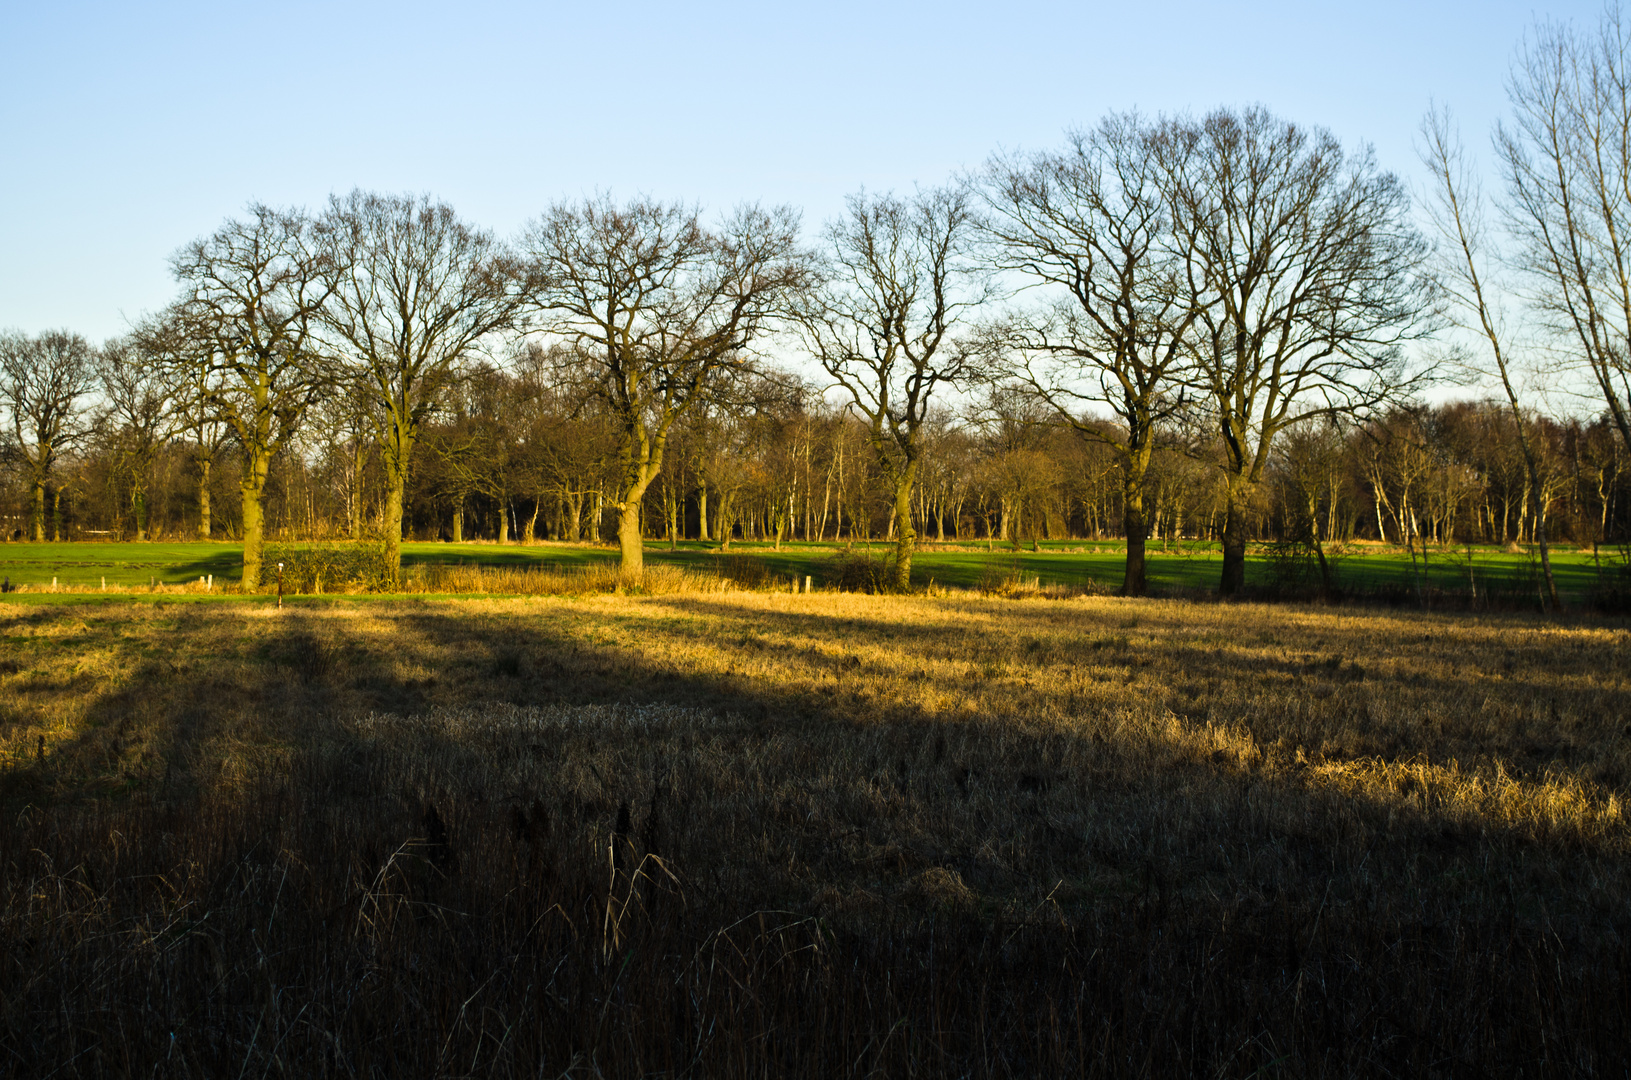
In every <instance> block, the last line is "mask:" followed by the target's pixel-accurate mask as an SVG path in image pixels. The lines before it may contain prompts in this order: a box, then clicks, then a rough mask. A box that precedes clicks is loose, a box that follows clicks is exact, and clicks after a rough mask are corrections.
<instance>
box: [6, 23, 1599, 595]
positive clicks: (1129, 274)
mask: <svg viewBox="0 0 1631 1080" xmlns="http://www.w3.org/2000/svg"><path fill="white" fill-rule="evenodd" d="M1621 30H1622V28H1621V26H1620V24H1619V22H1618V16H1617V15H1613V14H1611V15H1610V16H1609V17H1608V18H1607V20H1606V21H1605V22H1604V24H1603V25H1602V26H1601V27H1599V28H1597V29H1596V30H1594V31H1591V32H1576V31H1573V30H1570V29H1568V28H1553V29H1549V30H1547V31H1546V33H1545V34H1543V35H1541V36H1539V37H1537V38H1536V39H1535V41H1534V42H1532V43H1531V44H1530V45H1529V46H1528V49H1529V51H1528V52H1527V53H1526V54H1525V55H1524V56H1522V57H1521V58H1520V61H1519V63H1518V64H1517V66H1516V67H1515V69H1514V76H1513V80H1512V117H1511V120H1510V121H1509V123H1508V124H1507V125H1505V126H1502V127H1501V128H1500V129H1499V131H1498V132H1497V134H1496V138H1495V149H1496V156H1497V160H1496V162H1495V174H1496V175H1498V176H1499V178H1500V180H1501V184H1500V185H1499V190H1498V193H1497V195H1495V196H1494V197H1492V198H1491V199H1489V200H1488V202H1489V206H1488V208H1487V209H1486V200H1485V198H1484V196H1483V195H1482V194H1481V192H1480V189H1479V185H1478V182H1477V181H1478V178H1479V176H1480V174H1479V173H1478V172H1477V171H1476V169H1475V168H1474V166H1473V164H1471V163H1470V161H1469V159H1467V158H1466V157H1465V156H1464V154H1463V151H1462V149H1461V144H1460V142H1459V136H1458V135H1457V133H1456V130H1455V127H1454V124H1453V121H1452V120H1451V119H1450V117H1449V116H1448V114H1447V113H1443V112H1433V113H1431V114H1429V116H1428V117H1427V119H1426V120H1425V121H1424V123H1423V126H1422V131H1421V136H1420V139H1419V141H1418V145H1419V147H1420V154H1421V157H1422V161H1423V163H1424V164H1425V165H1426V166H1427V167H1428V169H1429V170H1430V171H1431V174H1432V176H1433V178H1434V180H1433V185H1432V187H1431V188H1430V190H1428V191H1427V192H1426V193H1425V194H1424V195H1418V196H1417V197H1416V198H1415V199H1414V200H1412V199H1411V198H1410V197H1409V193H1408V192H1407V191H1406V188H1405V186H1404V185H1403V184H1402V182H1401V181H1400V180H1399V179H1398V177H1397V176H1396V175H1394V174H1393V173H1391V172H1388V171H1386V170H1384V169H1383V168H1382V167H1381V166H1380V165H1379V164H1378V163H1377V162H1376V160H1375V159H1374V156H1373V155H1372V153H1371V152H1370V151H1369V149H1368V148H1365V147H1359V148H1349V147H1344V146H1343V145H1342V144H1341V143H1340V142H1339V141H1338V140H1337V139H1336V137H1335V136H1333V135H1331V134H1330V133H1329V132H1326V131H1324V130H1321V129H1318V128H1309V127H1303V126H1301V125H1298V124H1296V123H1292V122H1289V121H1287V120H1284V119H1281V118H1279V117H1276V116H1274V115H1273V114H1271V113H1269V112H1267V111H1266V110H1264V109H1261V108H1249V109H1244V110H1229V109H1220V110H1217V111H1215V112H1212V113H1209V114H1207V115H1205V116H1203V117H1199V118H1193V117H1160V118H1153V119H1152V118H1146V117H1141V116H1139V115H1137V114H1114V115H1111V116H1108V117H1107V118H1105V119H1104V120H1103V121H1101V122H1100V123H1099V124H1098V125H1097V126H1095V127H1092V128H1087V129H1082V130H1078V131H1074V132H1071V133H1068V134H1067V137H1066V139H1065V140H1064V142H1063V144H1062V145H1061V146H1059V147H1057V148H1055V149H1052V150H1047V151H1042V152H1036V153H1031V154H1008V155H996V156H993V157H992V158H991V159H990V160H989V161H987V162H986V163H985V164H984V165H982V166H981V167H979V168H977V169H974V170H972V171H971V172H969V173H967V174H965V175H962V176H959V177H956V178H954V179H953V180H952V181H950V182H948V183H947V184H945V185H944V186H941V187H936V188H930V189H922V190H918V191H916V192H914V193H912V194H911V195H909V196H905V195H870V194H865V193H863V194H858V195H855V196H853V197H852V198H851V199H850V200H849V202H848V205H847V209H846V211H845V213H844V214H842V215H840V216H839V217H838V218H836V219H835V220H832V221H830V222H827V223H825V224H824V225H823V226H821V227H820V228H819V229H815V230H811V229H809V228H808V227H806V226H805V225H804V224H803V223H802V222H801V220H800V216H799V214H798V213H797V212H795V211H794V210H792V209H790V208H786V207H782V208H769V209H766V208H761V207H757V206H745V207H739V208H737V209H736V210H734V211H732V212H731V213H729V214H727V215H725V216H723V217H720V218H718V219H717V220H708V219H705V218H704V217H703V216H702V215H701V214H700V213H699V212H698V211H697V210H695V209H692V208H689V207H687V206H684V205H682V204H677V203H676V204H665V203H660V202H655V201H651V200H634V201H630V202H625V203H619V202H616V201H614V200H613V199H611V198H610V197H606V196H601V197H596V198H593V199H588V200H582V201H578V202H563V203H557V204H555V205H554V206H552V207H550V208H549V209H547V210H546V211H545V212H544V213H543V214H541V215H540V216H539V217H538V218H537V219H535V220H534V221H533V222H531V223H530V224H529V225H528V226H527V227H526V228H525V230H523V232H522V233H521V234H520V235H519V236H517V237H515V238H513V239H510V240H504V239H501V238H499V237H497V236H495V235H494V234H492V233H491V232H489V231H486V230H483V229H480V228H478V227H476V226H474V225H471V224H468V223H466V222H464V221H462V220H460V219H459V218H458V216H457V215H456V214H455V213H454V211H453V210H452V208H450V207H448V206H447V205H445V204H443V203H440V202H437V201H435V200H433V199H430V198H407V197H396V196H388V195H376V194H371V193H367V192H353V193H351V194H349V195H347V196H344V197H341V196H335V197H333V198H331V200H330V202H329V204H328V206H327V207H326V208H324V209H323V210H321V211H319V212H315V213H308V212H305V211H301V210H294V209H279V208H270V207H265V206H260V205H255V206H251V207H250V208H249V210H248V212H247V214H246V215H245V216H243V217H241V218H238V219H234V220H231V221H228V222H226V223H225V224H224V225H223V226H222V228H221V229H220V230H219V231H218V232H216V233H215V234H213V235H211V236H208V237H204V238H201V239H199V240H196V241H194V242H193V243H191V244H189V245H187V246H186V247H184V248H182V249H180V250H179V251H178V252H177V253H176V254H175V256H174V257H173V259H172V269H173V271H174V275H175V277H176V279H177V282H178V284H179V286H180V291H179V294H178V298H177V299H176V301H175V302H174V303H173V304H172V305H171V306H170V307H169V308H167V309H165V310H163V311H161V312H156V313H153V314H151V315H149V316H147V317H145V318H143V319H141V320H140V321H139V322H138V323H137V324H136V325H134V326H133V327H132V330H131V332H130V333H129V334H127V335H126V336H124V337H122V338H120V339H118V340H115V341H110V342H107V343H105V344H103V345H102V346H101V347H93V346H92V345H91V344H90V343H88V342H87V341H85V340H84V339H83V338H82V337H80V336H78V335H76V334H74V333H72V332H71V331H69V330H62V331H50V332H45V333H40V334H36V335H30V334H28V333H24V332H22V331H13V332H10V333H7V334H5V335H4V336H3V338H0V416H3V420H4V425H5V442H4V453H3V473H0V475H3V485H4V486H3V493H4V494H3V499H4V501H3V504H0V514H3V515H4V527H5V532H6V533H7V534H8V535H9V536H10V538H11V539H14V540H16V539H25V538H26V539H33V540H47V539H51V540H56V539H61V540H91V539H101V538H108V539H111V538H122V539H138V540H141V539H160V538H178V539H180V538H187V539H191V538H204V537H209V538H215V539H221V540H233V541H241V542H242V543H243V544H244V551H245V556H244V559H245V580H246V583H247V584H249V585H251V586H253V585H254V584H255V583H256V581H257V577H258V572H259V565H258V564H259V549H260V545H261V543H262V542H263V540H265V539H267V538H281V539H313V540H323V539H353V540H362V539H370V538H371V539H375V540H378V541H380V542H382V543H384V544H385V545H386V547H387V551H388V554H389V555H390V556H391V558H392V559H393V560H395V559H397V558H399V556H398V553H397V549H398V546H399V545H400V543H401V541H402V540H403V539H404V538H412V539H444V540H451V541H466V540H472V539H482V540H491V541H494V542H497V543H529V542H535V541H539V540H565V541H589V542H597V541H599V542H608V543H611V542H616V543H618V544H619V545H620V548H621V550H622V557H623V566H624V568H625V571H627V572H630V573H638V572H639V570H640V567H641V555H640V551H641V548H642V545H643V544H647V543H651V542H653V541H663V540H666V541H670V542H677V541H679V540H682V539H688V540H694V539H700V540H708V541H713V542H717V543H719V544H723V545H728V544H730V543H731V542H732V541H733V540H770V541H774V542H777V543H781V542H788V541H801V540H828V541H833V540H837V541H855V540H868V541H870V540H880V541H885V542H888V543H891V544H892V545H893V546H894V565H895V571H894V572H895V574H896V575H897V577H896V583H897V584H898V585H901V586H905V585H907V584H908V583H909V581H910V562H911V554H912V552H913V551H914V550H915V549H916V548H917V547H918V546H919V545H920V544H922V543H924V542H959V543H969V542H985V543H992V544H994V543H996V542H998V541H1002V542H1007V543H1010V544H1016V545H1018V544H1034V543H1037V542H1039V541H1041V540H1057V539H1069V538H1094V539H1105V538H1113V539H1116V540H1119V541H1121V542H1122V543H1123V544H1124V545H1125V548H1126V551H1127V559H1128V573H1127V591H1128V592H1129V593H1133V594H1137V593H1141V592H1142V591H1143V590H1144V573H1143V558H1144V552H1145V550H1146V548H1147V545H1149V544H1155V545H1157V546H1158V547H1159V546H1161V545H1168V544H1171V543H1172V542H1174V541H1179V540H1185V539H1204V540H1208V541H1217V542H1219V543H1221V545H1222V549H1223V553H1224V560H1223V578H1222V581H1221V583H1220V584H1221V587H1222V590H1223V591H1224V592H1226V593H1228V592H1234V591H1236V590H1237V589H1238V588H1239V587H1240V585H1241V584H1242V582H1243V576H1242V575H1243V571H1242V567H1243V565H1244V557H1245V550H1246V545H1247V543H1248V542H1252V541H1269V542H1274V543H1277V544H1281V545H1286V544H1290V545H1297V546H1299V547H1302V548H1304V549H1306V550H1308V551H1309V552H1311V553H1312V554H1314V555H1317V556H1318V557H1319V558H1320V559H1321V561H1322V562H1323V552H1324V549H1325V547H1326V546H1327V545H1332V544H1342V543H1345V542H1348V541H1351V540H1354V539H1375V540H1381V541H1385V542H1388V543H1395V544H1401V545H1416V544H1432V545H1441V546H1442V545H1462V544H1470V543H1496V544H1503V545H1531V544H1532V545H1536V546H1537V547H1538V549H1539V551H1540V554H1541V559H1542V562H1543V563H1545V564H1546V565H1547V566H1548V570H1547V573H1548V578H1549V574H1550V570H1549V563H1547V551H1548V549H1549V545H1551V544H1554V543H1560V542H1567V543H1570V544H1576V545H1582V546H1593V547H1596V546H1598V545H1624V544H1626V543H1627V542H1628V540H1631V516H1628V515H1631V510H1628V506H1627V503H1628V496H1631V480H1628V478H1627V471H1626V468H1625V463H1626V461H1627V460H1628V458H1631V419H1628V417H1631V363H1628V361H1627V357H1628V356H1631V323H1628V322H1627V319H1631V285H1628V284H1627V282H1631V273H1628V270H1631V252H1628V251H1627V250H1625V248H1624V247H1623V242H1622V240H1621V238H1622V237H1623V236H1625V235H1627V234H1628V233H1631V229H1628V228H1627V226H1631V208H1628V206H1627V200H1626V199H1625V198H1624V197H1623V195H1624V192H1625V190H1627V185H1628V184H1631V90H1626V89H1625V87H1627V86H1631V80H1627V79H1624V78H1620V79H1618V80H1617V81H1616V79H1614V78H1610V76H1613V75H1615V73H1619V74H1621V75H1623V74H1625V72H1626V71H1627V69H1628V67H1631V64H1628V63H1627V61H1628V58H1631V46H1628V45H1627V41H1631V38H1628V36H1627V35H1626V34H1624V33H1622V32H1621ZM1547 35H1550V36H1547ZM1615 87H1619V88H1620V89H1615ZM1559 101H1566V102H1567V103H1568V107H1567V108H1562V107H1559V106H1558V104H1557V103H1558V102H1559ZM1486 219H1487V220H1486ZM1447 386H1448V387H1450V388H1449V389H1446V387H1447ZM1537 386H1544V387H1546V388H1547V390H1548V391H1549V392H1548V393H1547V394H1546V395H1545V396H1540V395H1537V394H1536V393H1535V390H1534V388H1535V387H1537ZM1455 387H1460V389H1459V390H1456V389H1455ZM1458 395H1459V396H1458ZM1554 598H1555V592H1554Z"/></svg>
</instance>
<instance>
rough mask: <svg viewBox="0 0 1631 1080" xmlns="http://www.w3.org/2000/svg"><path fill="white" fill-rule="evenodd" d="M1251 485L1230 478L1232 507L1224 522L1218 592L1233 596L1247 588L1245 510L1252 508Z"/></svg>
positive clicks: (1241, 479) (1230, 502) (1230, 501)
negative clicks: (1221, 571)
mask: <svg viewBox="0 0 1631 1080" xmlns="http://www.w3.org/2000/svg"><path fill="white" fill-rule="evenodd" d="M1251 492H1252V485H1251V482H1250V481H1248V480H1246V479H1244V478H1235V477H1231V478H1230V482H1229V507H1228V510H1227V512H1226V513H1225V515H1224V519H1223V573H1222V576H1221V577H1220V578H1219V581H1218V592H1219V593H1220V594H1222V595H1224V596H1234V595H1236V594H1238V593H1239V592H1240V590H1241V589H1243V588H1245V587H1246V509H1247V507H1248V506H1249V505H1250V504H1251Z"/></svg>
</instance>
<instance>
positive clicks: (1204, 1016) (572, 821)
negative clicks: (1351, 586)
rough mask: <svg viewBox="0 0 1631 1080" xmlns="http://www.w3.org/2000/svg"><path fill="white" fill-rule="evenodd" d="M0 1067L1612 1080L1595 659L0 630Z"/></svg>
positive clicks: (294, 631) (715, 637)
mask: <svg viewBox="0 0 1631 1080" xmlns="http://www.w3.org/2000/svg"><path fill="white" fill-rule="evenodd" d="M0 633H3V635H4V640H5V651H4V653H3V656H4V659H3V660H0V700H3V701H4V703H5V704H4V705H3V706H0V708H4V710H5V712H4V714H3V715H4V728H3V731H4V736H3V741H0V754H3V758H0V760H3V772H0V808H3V810H4V813H5V815H6V818H5V820H6V823H7V828H6V829H4V830H0V866H3V868H4V869H3V875H4V894H3V897H0V1071H3V1072H8V1073H11V1074H15V1075H31V1074H45V1073H50V1072H52V1071H53V1070H58V1071H57V1072H56V1075H66V1076H93V1075H109V1074H132V1073H137V1072H141V1073H153V1072H155V1071H157V1072H159V1073H162V1074H165V1075H171V1076H214V1075H226V1074H231V1075H239V1074H243V1075H249V1074H255V1075H262V1074H267V1073H269V1072H271V1071H273V1070H276V1071H279V1072H282V1073H287V1074H299V1075H313V1076H321V1075H334V1076H364V1075H372V1076H392V1075H410V1076H427V1075H442V1074H446V1075H460V1076H465V1075H468V1076H477V1075H479V1076H495V1075H539V1074H544V1075H551V1076H554V1075H562V1074H567V1075H584V1076H591V1075H596V1074H597V1073H598V1074H600V1075H606V1076H614V1075H617V1076H622V1075H645V1074H666V1075H676V1074H687V1075H697V1076H735V1075H778V1076H780V1075H788V1076H794V1075H808V1076H847V1075H857V1076H859V1075H870V1074H873V1073H882V1074H885V1075H913V1074H924V1075H1006V1076H1031V1075H1048V1074H1055V1075H1056V1074H1066V1073H1069V1074H1103V1075H1114V1076H1127V1075H1163V1076H1164V1075H1175V1074H1198V1073H1207V1074H1214V1075H1229V1076H1235V1075H1238V1076H1246V1075H1253V1074H1258V1073H1263V1072H1268V1073H1279V1074H1283V1075H1307V1076H1318V1075H1357V1074H1364V1075H1400V1076H1403V1075H1412V1076H1414V1075H1455V1076H1459V1075H1485V1074H1495V1073H1499V1074H1515V1073H1518V1072H1522V1073H1524V1074H1526V1075H1533V1074H1536V1073H1541V1074H1570V1075H1622V1074H1623V1071H1624V1062H1625V1061H1626V1060H1628V1059H1631V1035H1628V1032H1631V1016H1628V1015H1627V1014H1628V1012H1631V997H1628V989H1631V988H1628V985H1627V982H1628V976H1631V970H1628V960H1631V952H1628V950H1627V944H1626V939H1625V934H1626V932H1627V929H1628V922H1631V917H1628V913H1631V909H1628V906H1627V904H1628V901H1631V877H1628V873H1631V862H1628V859H1627V855H1628V854H1631V851H1628V848H1631V842H1628V841H1631V835H1628V832H1627V822H1626V819H1625V815H1624V805H1623V799H1624V797H1625V792H1626V786H1627V783H1628V781H1631V727H1628V726H1627V718H1628V716H1631V708H1628V706H1631V683H1628V681H1627V674H1626V668H1627V665H1626V663H1625V661H1626V657H1627V645H1628V644H1631V634H1628V633H1627V631H1626V630H1625V629H1624V628H1623V627H1620V626H1618V625H1617V624H1613V623H1601V622H1599V623H1593V622H1578V623H1572V622H1571V623H1564V622H1543V621H1539V620H1532V619H1523V618H1514V617H1501V618H1497V617H1482V618H1459V619H1452V618H1447V617H1441V616H1423V615H1398V614H1387V613H1379V612H1366V613H1363V614H1360V615H1358V616H1354V615H1348V614H1340V615H1339V614H1332V613H1329V612H1326V611H1318V610H1305V609H1299V608H1294V607H1278V608H1267V607H1252V606H1243V605H1242V606H1229V605H1193V604H1180V603H1175V602H1161V601H1142V602H1141V601H1125V600H1115V599H1105V598H1100V599H1082V600H1073V601H1060V602H1044V601H1001V600H985V599H976V598H921V597H914V598H874V597H862V596H831V595H829V596H821V595H816V596H792V595H776V594H743V593H726V594H702V595H697V594H676V595H670V596H658V597H641V598H629V597H598V598H589V599H584V600H578V601H568V600H558V599H529V600H508V601H499V600H488V601H441V602H434V603H419V602H402V603H371V604H357V605H353V604H346V603H337V604H335V605H332V606H325V607H323V608H306V609H300V610H294V609H286V610H284V611H283V612H282V613H281V614H280V613H278V612H276V611H273V610H269V609H266V608H264V607H248V606H215V605H211V606H199V605H175V604H165V605H157V604H143V605H126V606H122V607H113V608H103V607H98V608H72V607H48V608H5V609H0Z"/></svg>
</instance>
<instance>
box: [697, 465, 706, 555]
mask: <svg viewBox="0 0 1631 1080" xmlns="http://www.w3.org/2000/svg"><path fill="white" fill-rule="evenodd" d="M697 539H698V540H701V541H702V542H704V543H707V541H708V485H707V484H705V483H702V482H701V481H700V480H699V481H698V482H697Z"/></svg>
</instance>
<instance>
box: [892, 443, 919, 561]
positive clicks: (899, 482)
mask: <svg viewBox="0 0 1631 1080" xmlns="http://www.w3.org/2000/svg"><path fill="white" fill-rule="evenodd" d="M916 480H917V462H916V461H912V462H908V463H907V466H906V468H905V469H904V470H903V471H902V473H901V475H900V476H899V477H897V478H896V480H895V510H894V513H895V523H894V524H895V588H897V589H899V590H900V591H901V592H906V591H907V590H909V589H910V588H911V587H912V552H913V551H915V550H917V533H916V532H914V531H913V530H912V485H913V482H914V481H916Z"/></svg>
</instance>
